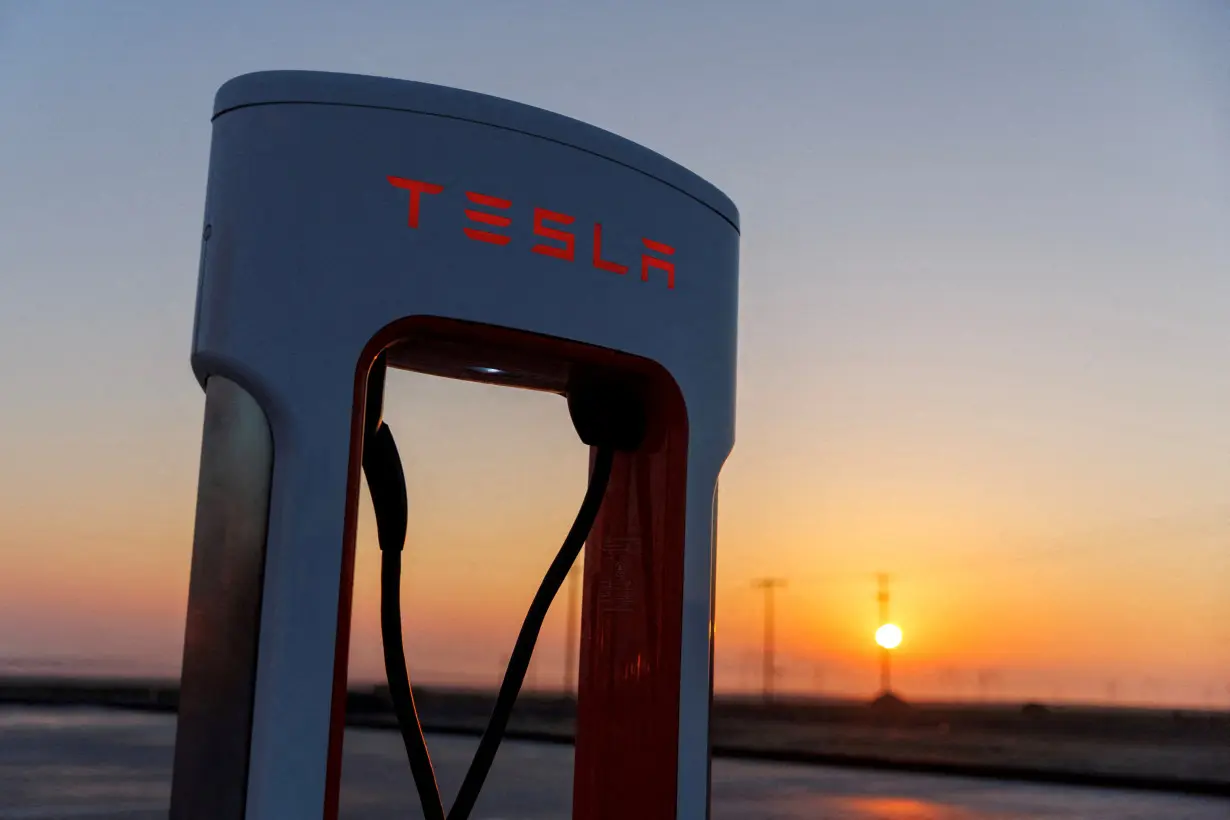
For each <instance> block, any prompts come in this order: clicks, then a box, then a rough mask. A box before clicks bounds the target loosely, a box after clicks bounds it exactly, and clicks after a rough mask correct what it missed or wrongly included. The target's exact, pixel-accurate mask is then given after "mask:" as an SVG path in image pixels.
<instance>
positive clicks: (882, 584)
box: [876, 572, 893, 695]
mask: <svg viewBox="0 0 1230 820" xmlns="http://www.w3.org/2000/svg"><path fill="white" fill-rule="evenodd" d="M876 581H877V585H878V587H879V591H878V592H877V593H876V601H877V602H878V603H879V604H880V626H884V625H885V624H887V623H889V620H888V617H889V616H888V575H887V574H885V573H883V572H881V573H880V574H879V575H877V576H876ZM892 691H893V653H892V651H890V650H889V648H888V647H887V646H881V647H880V694H882V695H887V694H889V693H890V692H892Z"/></svg>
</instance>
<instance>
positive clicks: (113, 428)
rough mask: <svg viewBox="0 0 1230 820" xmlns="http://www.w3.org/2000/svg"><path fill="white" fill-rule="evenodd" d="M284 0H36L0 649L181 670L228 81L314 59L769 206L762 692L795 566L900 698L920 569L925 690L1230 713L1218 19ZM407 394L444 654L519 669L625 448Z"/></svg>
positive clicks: (413, 577)
mask: <svg viewBox="0 0 1230 820" xmlns="http://www.w3.org/2000/svg"><path fill="white" fill-rule="evenodd" d="M256 5H258V4H251V3H243V2H231V3H213V4H208V5H203V4H182V3H181V4H163V3H154V2H144V3H137V2H121V1H120V0H112V1H111V2H106V3H104V2H67V0H64V1H63V2H34V0H30V2H15V3H14V2H9V3H4V2H3V0H0V376H2V379H3V381H2V382H0V385H2V386H0V658H7V659H9V663H10V664H20V663H27V662H31V661H33V660H39V659H41V660H42V661H46V662H50V661H53V660H62V659H66V658H67V659H72V660H73V662H74V663H75V664H76V665H77V666H78V667H79V668H87V667H88V668H96V667H98V666H99V665H105V664H106V663H110V664H112V665H116V664H119V665H121V666H122V668H123V669H127V670H129V671H132V670H146V669H148V670H152V671H167V670H171V671H174V670H176V669H177V667H178V661H179V651H180V642H181V638H182V629H183V609H184V605H185V600H186V588H187V576H188V561H189V555H190V549H191V535H192V511H193V505H194V500H195V488H196V469H197V462H198V458H199V441H200V427H201V419H202V407H203V399H202V394H201V391H200V389H199V387H198V385H197V384H196V382H195V381H194V379H193V377H192V374H191V371H190V369H189V366H188V352H189V335H190V331H191V324H192V310H193V299H194V296H195V284H196V274H197V253H198V239H199V230H200V218H201V213H202V209H203V199H204V190H205V173H206V163H207V157H208V148H209V139H210V127H209V115H210V112H211V104H212V99H213V94H214V92H215V90H216V89H217V87H218V86H219V85H220V84H221V83H223V82H224V81H226V80H227V79H228V78H230V77H232V76H235V75H237V74H241V73H244V72H248V71H253V70H260V69H272V68H304V69H318V70H332V71H349V72H358V73H366V74H380V75H385V76H392V77H402V78H410V79H418V80H424V81H428V82H436V83H442V84H447V85H454V86H458V87H461V88H467V89H472V90H477V91H483V92H487V93H492V94H496V95H501V96H505V97H509V98H511V99H514V100H519V101H522V102H527V103H531V104H534V105H538V106H541V107H544V108H548V109H551V110H555V111H558V112H560V113H564V114H568V115H570V116H574V117H577V118H580V119H583V120H587V121H589V122H592V123H594V124H596V125H599V126H602V127H604V128H608V129H610V130H612V131H615V132H616V133H619V134H621V135H623V136H626V137H628V138H630V139H633V140H636V141H638V142H641V143H643V144H645V145H647V146H649V147H651V148H653V149H655V150H657V151H659V152H661V153H663V154H665V155H666V156H669V157H671V158H672V159H675V160H677V161H680V162H682V163H683V164H685V165H687V166H688V167H690V168H692V169H693V170H695V171H696V172H698V173H700V174H701V175H702V176H705V177H706V178H708V179H710V180H711V181H712V182H714V183H715V184H717V185H718V186H719V187H721V188H722V189H723V190H724V191H726V192H727V193H728V194H729V195H730V196H731V197H732V198H733V199H734V200H735V202H736V203H737V204H738V205H739V207H740V209H741V211H742V215H743V225H744V231H743V253H742V263H741V265H742V289H741V307H742V317H741V326H740V334H741V336H740V371H739V405H738V407H739V410H738V412H739V418H738V432H737V442H736V446H735V451H734V454H733V455H732V457H731V459H730V461H729V462H728V463H727V466H726V469H725V472H724V473H723V480H722V506H721V511H720V522H719V579H718V589H719V607H718V618H719V620H718V647H719V657H718V677H719V684H720V685H722V686H723V687H727V688H729V687H743V686H754V685H756V683H757V680H756V678H755V677H754V676H755V674H756V664H755V652H756V651H757V650H758V647H759V635H760V598H759V597H758V596H757V594H756V593H755V592H753V591H752V589H751V588H750V580H751V579H752V578H753V577H755V576H759V575H776V576H783V577H786V578H788V579H789V582H790V585H789V587H788V588H787V589H786V590H784V591H783V592H782V593H781V597H780V599H779V607H778V610H779V614H780V618H781V620H780V623H779V637H780V643H781V652H782V655H783V658H782V674H783V680H782V686H783V687H785V688H797V689H814V688H820V689H823V690H825V691H834V692H838V691H840V692H861V693H866V692H869V691H871V690H872V689H873V688H874V685H875V665H874V647H873V645H872V644H871V634H872V632H873V630H874V628H875V626H876V612H875V602H874V592H875V586H874V583H875V581H874V573H875V572H877V571H881V570H883V571H887V572H890V573H893V576H894V580H893V594H894V598H893V601H894V604H893V605H894V619H895V620H896V621H897V622H899V623H900V624H901V625H902V627H903V628H904V630H905V634H906V641H905V644H904V645H903V646H902V648H901V650H900V654H899V660H898V671H899V680H900V681H901V685H902V687H903V689H904V690H905V691H906V692H907V694H909V693H911V692H914V693H919V694H954V693H955V694H970V693H973V692H974V691H975V690H976V689H977V680H978V678H979V676H980V675H981V676H982V678H983V680H984V681H985V685H986V688H987V691H988V692H990V693H991V694H998V695H1009V694H1012V695H1028V696H1037V697H1082V698H1089V697H1098V698H1100V697H1110V696H1112V694H1113V696H1114V697H1116V698H1122V699H1135V700H1141V699H1144V700H1165V701H1168V702H1208V701H1210V699H1216V700H1217V701H1218V702H1220V703H1222V704H1225V703H1227V702H1230V688H1228V685H1230V322H1227V321H1226V318H1227V317H1228V316H1230V150H1228V146H1230V49H1227V48H1226V43H1227V42H1228V38H1230V9H1228V8H1227V6H1225V5H1224V4H1223V3H1220V2H1215V0H1207V2H1197V1H1195V0H1193V1H1192V2H1168V1H1167V2H1164V1H1163V0H1154V2H1136V1H1135V0H1104V1H1103V2H1061V1H1060V0H1040V1H1039V2H1033V3H1028V4H1024V3H1010V2H1006V1H1004V0H971V1H970V2H964V3H955V2H928V3H917V4H916V3H908V2H895V3H889V2H864V3H846V4H838V3H835V2H834V3H823V2H815V1H814V0H801V1H800V2H770V1H769V0H765V1H764V2H756V3H729V2H690V3H671V4H661V3H652V2H639V1H638V2H633V1H632V0H621V1H620V2H618V3H614V2H612V3H577V2H556V3H530V2H482V1H480V0H472V2H468V3H444V2H440V3H426V2H418V3H416V2H357V1H355V2H349V3H345V4H340V3H321V2H303V1H302V0H299V1H298V2H294V3H289V2H288V3H261V4H259V6H260V8H259V9H258V8H255V6H256ZM668 6H669V8H668ZM389 405H390V408H389V417H390V421H391V423H392V424H393V425H394V429H396V430H398V431H399V439H400V442H401V443H402V447H403V449H404V450H405V452H406V459H407V464H408V472H409V483H410V490H411V493H412V494H413V497H412V500H411V509H412V512H413V520H412V525H411V532H410V543H411V554H412V558H411V559H410V568H409V570H408V575H409V577H408V579H407V581H406V584H405V588H404V597H405V599H406V613H407V615H406V617H407V631H408V633H409V634H410V637H409V639H408V649H409V653H410V656H411V659H412V661H413V663H414V664H415V668H416V669H417V670H419V672H420V673H421V677H423V678H424V679H426V678H436V679H442V678H453V679H466V680H475V681H477V680H481V681H483V682H489V681H491V680H494V678H495V673H496V671H497V667H498V666H499V664H500V662H501V659H502V657H503V656H504V654H505V653H506V652H507V651H508V648H510V647H511V645H512V641H513V638H514V636H515V633H516V629H517V626H518V624H519V621H520V618H521V616H522V614H523V612H524V608H525V606H526V605H527V603H528V601H529V598H530V596H531V595H532V593H533V589H534V587H535V585H536V583H537V579H538V577H539V576H540V575H541V572H542V571H543V569H544V568H545V566H546V563H547V562H548V561H549V557H550V556H551V555H552V554H553V552H554V550H555V549H556V548H557V547H558V543H559V541H560V539H561V538H562V536H563V533H564V532H565V531H566V529H567V526H568V524H569V522H570V520H571V516H572V514H573V512H574V507H575V505H576V503H577V502H578V501H579V499H580V497H581V494H582V492H583V489H584V488H583V481H584V464H585V453H584V449H583V448H582V447H581V445H580V444H579V443H578V442H577V441H576V440H575V437H574V434H573V432H572V429H571V425H570V424H569V422H568V419H567V413H566V409H565V407H564V404H563V402H562V401H561V400H559V399H558V398H555V397H549V396H542V395H535V394H524V393H515V392H510V391H498V390H494V389H491V388H483V387H478V386H474V385H461V384H452V383H445V382H438V381H434V380H431V379H428V378H426V377H421V376H412V375H408V374H402V375H399V376H398V377H396V378H394V380H393V382H392V384H391V385H390V399H389ZM510 479H515V480H510ZM363 509H364V518H363V520H362V522H361V531H360V556H359V565H358V579H357V581H356V583H357V586H358V594H357V596H356V597H357V601H356V610H355V630H356V633H355V640H354V650H353V658H352V661H353V662H352V676H354V677H356V678H365V679H374V678H376V677H377V676H378V675H379V670H380V656H379V644H378V619H377V616H376V599H375V595H376V591H377V589H378V584H377V575H376V569H377V561H376V559H375V546H374V527H373V526H372V522H371V518H370V507H369V506H367V503H366V499H364V507H363ZM476 566H477V567H479V568H481V570H482V571H481V572H480V571H476V570H475V567H476ZM561 609H562V607H557V610H561ZM562 628H563V627H562V620H561V613H560V612H559V611H556V612H553V614H552V618H551V622H550V624H549V626H548V630H547V635H546V637H545V638H544V644H543V646H542V648H541V652H542V660H541V663H540V665H539V668H538V670H537V672H536V674H539V675H541V681H540V682H541V683H542V684H543V685H546V684H551V683H553V682H554V681H556V680H558V677H559V671H558V665H559V659H560V657H561V654H562V652H561V649H560V647H559V642H560V636H561V635H562ZM92 665H93V666H92Z"/></svg>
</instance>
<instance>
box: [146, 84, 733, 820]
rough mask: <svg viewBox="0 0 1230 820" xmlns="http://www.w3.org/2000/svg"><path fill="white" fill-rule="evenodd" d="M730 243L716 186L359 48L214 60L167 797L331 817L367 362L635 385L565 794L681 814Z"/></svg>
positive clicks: (725, 432)
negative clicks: (196, 462) (337, 62)
mask: <svg viewBox="0 0 1230 820" xmlns="http://www.w3.org/2000/svg"><path fill="white" fill-rule="evenodd" d="M738 252H739V223H738V212H737V210H736V208H735V206H734V204H733V203H732V202H731V201H730V200H729V199H728V198H727V197H726V196H725V195H723V194H722V193H721V192H720V191H718V190H717V189H716V188H715V187H713V186H712V185H710V184H709V183H707V182H705V181H704V180H702V179H701V178H699V177H698V176H696V175H694V174H692V173H691V172H689V171H687V170H685V169H684V168H682V167H680V166H679V165H676V164H675V163H673V162H671V161H669V160H667V159H665V158H663V157H661V156H660V155H658V154H655V153H653V152H651V151H649V150H647V149H645V148H642V147H640V146H638V145H635V144H633V143H631V142H628V141H627V140H624V139H622V138H620V137H617V136H614V135H612V134H610V133H608V132H605V131H602V130H600V129H597V128H594V127H592V126H589V125H586V124H584V123H581V122H578V121H576V120H572V119H569V118H566V117H562V116H558V115H555V114H551V113H548V112H546V111H543V110H540V109H536V108H532V107H530V106H526V105H521V104H517V103H513V102H509V101H505V100H502V99H497V98H493V97H489V96H485V95H481V94H475V93H470V92H464V91H458V90H455V89H450V88H443V87H439V86H433V85H427V84H421V83H415V82H407V81H400V80H389V79H381V78H374V77H363V76H353V75H340V74H327V73H315V72H282V71H278V72H264V73H257V74H249V75H245V76H241V77H238V78H236V79H234V80H231V81H230V82H228V83H226V84H225V85H223V86H222V88H221V89H220V90H219V92H218V94H217V97H216V100H215V104H214V115H213V142H212V148H211V154H210V163H209V177H208V190H207V195H206V204H205V220H204V225H203V240H202V244H201V258H200V276H199V290H198V295H197V308H196V319H195V327H194V330H193V341H192V367H193V370H194V372H195V374H196V377H197V379H198V381H199V382H200V384H201V385H202V387H203V388H204V391H205V421H204V434H203V441H202V450H201V467H200V484H199V489H198V499H197V512H196V524H195V535H194V543H193V555H192V569H191V581H190V589H189V601H188V615H187V623H186V632H185V646H184V658H183V676H182V686H181V697H180V705H179V717H178V731H177V736H176V748H175V762H174V775H173V781H172V797H171V813H170V816H171V817H172V818H174V820H187V819H188V818H193V819H195V818H209V820H239V818H246V820H274V819H275V818H289V819H291V820H307V819H308V818H335V817H336V816H337V811H338V790H339V783H340V776H341V750H342V730H343V726H344V718H345V694H346V681H347V669H346V665H347V658H348V640H349V632H350V623H349V618H350V609H351V592H352V575H353V566H354V550H355V530H356V516H357V510H358V498H359V492H360V490H361V488H362V482H361V478H362V476H363V469H364V464H363V453H364V444H365V437H369V436H370V433H371V429H372V428H371V427H370V425H369V424H368V421H367V419H368V417H369V416H370V413H371V410H372V406H371V405H372V403H373V402H378V401H379V397H378V396H377V397H375V398H373V397H372V390H371V387H372V385H370V384H369V375H370V374H371V373H372V372H373V367H374V366H375V364H376V363H377V362H379V363H380V366H381V367H384V366H386V365H387V366H388V367H394V368H401V369H407V370H412V371H417V372H421V373H428V374H434V375H439V376H446V377H450V378H457V379H466V380H471V381H481V382H487V383H493V384H499V385H507V386H510V387H519V388H527V389H533V390H542V391H550V392H554V393H557V394H559V395H561V396H563V397H569V401H570V402H571V401H573V400H574V398H575V395H574V394H576V393H577V391H578V390H579V389H580V388H578V385H592V384H610V385H633V386H634V387H633V388H632V389H634V390H635V391H636V393H637V396H639V397H640V398H639V399H638V401H642V402H643V407H644V410H645V414H646V423H645V431H644V436H643V438H639V439H637V441H636V443H635V446H634V449H632V450H631V451H627V450H626V449H625V451H621V452H617V453H616V454H615V455H614V458H613V462H612V463H611V464H610V467H609V469H610V473H609V475H610V479H609V483H608V484H607V485H606V487H605V495H604V496H603V497H602V498H601V507H600V508H598V511H597V513H596V516H597V517H596V520H595V521H594V522H593V524H592V529H590V530H589V531H588V539H587V540H586V541H585V547H584V549H585V573H584V585H583V598H582V628H581V651H580V670H579V675H578V693H577V698H578V701H577V708H578V714H577V726H576V754H575V770H574V787H573V817H574V818H577V820H608V818H609V819H610V820H615V818H618V819H619V820H626V818H629V817H635V818H638V819H639V820H657V819H658V818H678V820H700V819H701V818H706V817H707V816H708V813H709V775H710V772H709V711H710V703H711V698H712V675H713V666H712V664H713V584H714V570H715V562H714V543H715V523H716V492H717V483H718V474H719V472H720V470H721V467H722V464H723V462H724V461H725V459H726V457H727V455H728V454H729V452H730V450H731V447H732V445H733V442H734V405H735V362H736V324H737V313H738ZM621 389H622V388H621ZM570 407H571V405H570ZM608 410H609V411H610V412H611V413H616V414H617V413H618V412H622V411H619V408H618V406H616V405H611V406H610V407H608ZM575 419H576V416H575V415H574V420H575ZM581 427H582V425H581V424H580V423H579V422H578V430H579V431H581ZM581 432H582V433H583V432H584V431H581ZM431 433H432V431H430V430H421V431H420V430H409V431H402V435H407V436H413V435H430V434H431ZM583 440H586V439H585V438H584V435H583ZM415 469H422V470H424V471H429V470H430V465H422V466H420V465H415ZM370 481H371V479H370V476H369V483H370ZM372 490H373V497H375V488H374V487H373V488H372ZM409 509H410V514H411V515H412V514H413V509H414V504H413V499H411V500H410V505H409ZM403 535H404V528H403ZM410 548H411V549H429V548H443V547H442V546H440V545H411V547H410ZM528 592H529V591H528V590H527V594H528ZM407 628H408V629H413V628H414V626H413V624H407ZM411 660H413V659H411Z"/></svg>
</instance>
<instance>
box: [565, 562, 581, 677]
mask: <svg viewBox="0 0 1230 820" xmlns="http://www.w3.org/2000/svg"><path fill="white" fill-rule="evenodd" d="M578 569H579V567H577V565H576V564H573V566H572V569H570V570H569V571H568V624H567V628H566V629H565V630H564V694H565V695H571V694H572V693H573V690H574V689H575V688H576V683H575V675H576V673H577V607H578V606H579V604H580V600H581V595H580V592H581V585H580V581H581V573H580V572H578Z"/></svg>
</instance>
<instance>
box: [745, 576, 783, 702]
mask: <svg viewBox="0 0 1230 820" xmlns="http://www.w3.org/2000/svg"><path fill="white" fill-rule="evenodd" d="M784 586H786V579H785V578H757V579H756V580H754V581H752V588H753V589H760V590H764V654H763V659H764V669H763V672H762V673H761V674H762V675H763V677H762V679H761V687H762V694H763V697H764V701H765V703H769V702H771V701H772V700H773V681H774V678H776V677H777V665H776V662H775V661H774V657H773V640H774V634H773V627H774V623H773V619H774V612H773V593H774V592H775V591H776V590H777V589H780V588H782V587H784Z"/></svg>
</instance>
